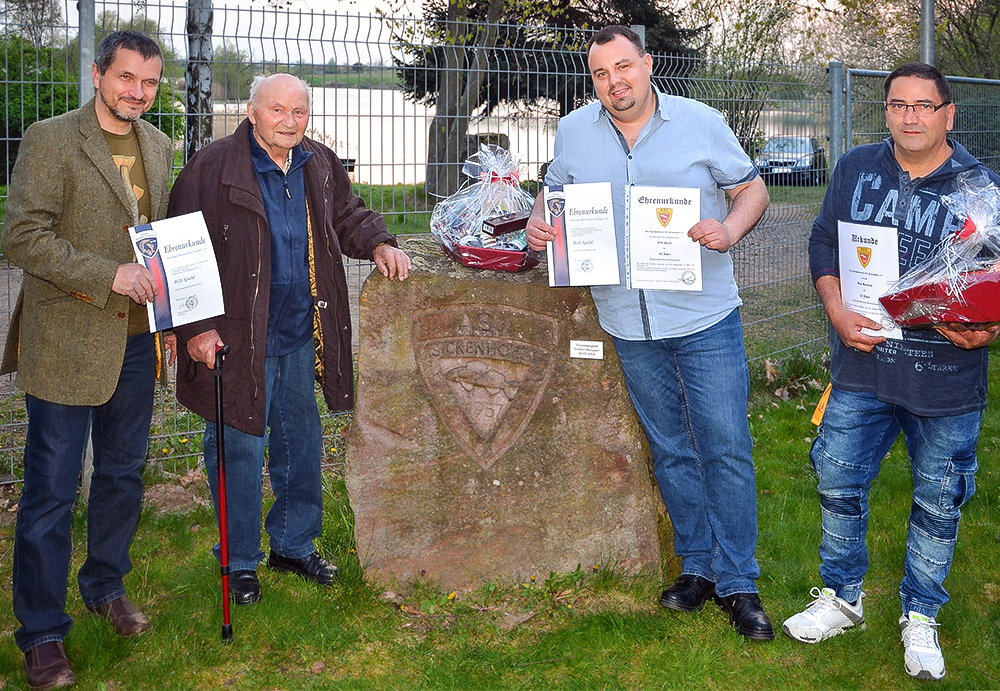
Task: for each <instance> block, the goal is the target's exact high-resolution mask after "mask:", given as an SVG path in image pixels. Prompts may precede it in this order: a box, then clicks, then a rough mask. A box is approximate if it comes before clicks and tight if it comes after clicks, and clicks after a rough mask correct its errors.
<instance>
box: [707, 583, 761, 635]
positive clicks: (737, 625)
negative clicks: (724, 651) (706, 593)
mask: <svg viewBox="0 0 1000 691" xmlns="http://www.w3.org/2000/svg"><path fill="white" fill-rule="evenodd" d="M715 604H717V605H718V606H719V607H721V608H722V611H723V612H725V613H726V614H728V615H729V623H730V624H731V625H732V627H733V628H734V629H736V632H737V633H739V634H740V635H741V636H746V637H747V638H750V639H752V640H755V641H773V640H774V627H773V626H771V620H770V619H769V618H768V616H767V612H765V611H764V605H763V604H762V603H761V601H760V596H759V595H757V593H736V594H734V595H730V596H729V597H719V596H718V595H716V596H715Z"/></svg>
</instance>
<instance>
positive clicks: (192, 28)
mask: <svg viewBox="0 0 1000 691" xmlns="http://www.w3.org/2000/svg"><path fill="white" fill-rule="evenodd" d="M187 37H188V63H187V89H186V91H185V98H184V103H185V107H186V110H187V122H186V131H185V139H186V142H187V149H186V152H185V153H186V158H187V159H190V158H191V157H192V156H194V155H195V154H196V153H197V152H198V151H200V150H201V148H202V147H204V146H205V145H207V144H208V143H209V142H211V141H212V119H213V115H212V111H213V103H212V0H188V4H187Z"/></svg>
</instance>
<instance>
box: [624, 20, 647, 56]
mask: <svg viewBox="0 0 1000 691" xmlns="http://www.w3.org/2000/svg"><path fill="white" fill-rule="evenodd" d="M629 28H630V29H632V31H634V32H635V33H637V34H639V38H640V39H641V40H642V46H643V48H645V47H646V25H645V24H633V25H632V26H630V27H629ZM646 52H647V53H648V52H649V51H648V50H647V51H646Z"/></svg>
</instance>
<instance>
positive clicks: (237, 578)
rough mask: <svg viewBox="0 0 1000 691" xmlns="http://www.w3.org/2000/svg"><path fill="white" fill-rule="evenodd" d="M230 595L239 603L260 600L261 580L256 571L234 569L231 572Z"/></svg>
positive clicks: (244, 603) (250, 602) (243, 603)
mask: <svg viewBox="0 0 1000 691" xmlns="http://www.w3.org/2000/svg"><path fill="white" fill-rule="evenodd" d="M229 596H230V597H231V598H232V599H233V602H235V603H236V604H237V605H252V604H254V603H255V602H260V581H258V580H257V572H256V571H233V572H232V573H231V574H229Z"/></svg>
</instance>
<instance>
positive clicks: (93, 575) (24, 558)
mask: <svg viewBox="0 0 1000 691" xmlns="http://www.w3.org/2000/svg"><path fill="white" fill-rule="evenodd" d="M153 338H154V336H153V335H152V334H142V335H139V336H132V337H131V338H129V339H128V345H127V346H126V348H125V361H124V363H123V364H122V371H121V375H120V376H119V378H118V386H117V388H116V389H115V392H114V394H112V396H111V399H110V400H109V401H108V402H107V403H105V404H103V405H99V406H95V407H90V406H72V405H62V404H59V403H51V402H49V401H43V400H41V399H39V398H35V397H34V396H31V395H27V396H26V397H25V405H26V407H27V411H28V436H27V440H26V442H25V445H24V486H23V488H22V490H21V502H20V508H19V510H18V513H17V526H16V528H15V530H14V567H13V572H14V615H15V616H16V617H17V619H18V621H20V622H21V627H20V628H19V629H18V630H17V631H16V632H14V639H15V641H16V642H17V646H18V647H19V648H20V649H21V650H22V651H27V650H30V649H31V648H34V647H35V646H37V645H41V644H42V643H48V642H50V641H61V640H63V638H65V637H66V634H67V633H69V630H70V627H71V626H72V625H73V620H72V619H71V618H70V616H69V615H68V614H66V611H65V607H66V581H67V578H68V577H69V565H70V558H71V556H72V553H73V540H72V536H71V530H72V521H73V505H74V503H75V502H76V491H77V484H78V482H79V476H80V466H81V463H82V461H83V453H84V449H85V448H86V446H87V433H88V430H90V434H91V438H92V439H93V444H94V475H93V478H92V480H91V485H90V500H89V502H88V505H87V559H86V561H84V563H83V566H82V567H81V568H80V572H79V574H78V576H77V580H78V582H79V586H80V594H81V596H82V597H83V602H84V604H86V605H89V606H90V607H100V606H101V605H105V604H107V603H109V602H112V601H113V600H117V599H118V598H119V597H121V596H122V595H124V594H125V584H124V582H123V579H124V577H125V574H127V573H128V572H129V571H130V570H131V569H132V562H131V560H130V559H129V556H128V548H129V544H130V543H131V542H132V536H133V535H134V533H135V527H136V524H137V523H138V521H139V511H140V510H141V508H142V477H141V475H140V470H141V469H142V464H143V462H144V461H145V460H146V447H147V444H148V440H149V421H150V418H151V417H152V414H153V386H154V383H155V380H156V351H155V348H154V344H153ZM99 356H100V354H97V355H95V357H99ZM67 386H72V382H68V383H67Z"/></svg>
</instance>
